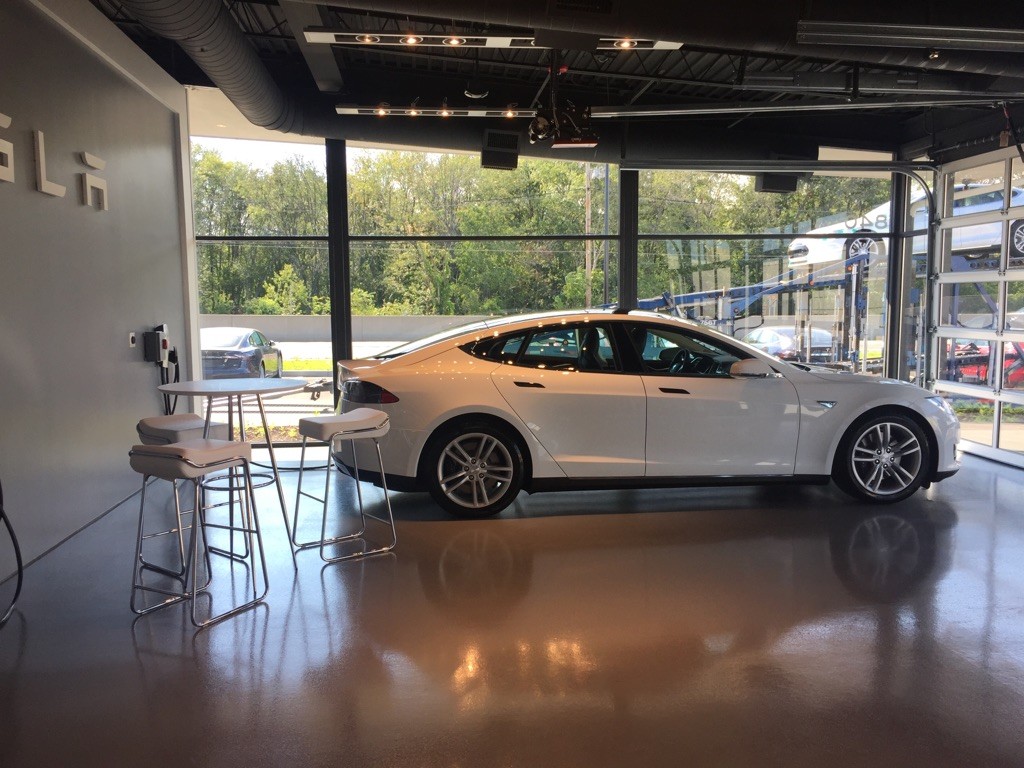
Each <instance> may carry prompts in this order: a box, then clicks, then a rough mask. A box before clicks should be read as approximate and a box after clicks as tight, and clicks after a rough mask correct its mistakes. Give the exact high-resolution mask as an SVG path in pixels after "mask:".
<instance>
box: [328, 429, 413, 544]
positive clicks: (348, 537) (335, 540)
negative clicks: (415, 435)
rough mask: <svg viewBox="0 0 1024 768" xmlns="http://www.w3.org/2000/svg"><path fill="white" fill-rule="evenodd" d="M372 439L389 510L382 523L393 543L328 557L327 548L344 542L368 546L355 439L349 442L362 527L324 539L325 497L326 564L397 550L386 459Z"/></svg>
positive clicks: (377, 442) (376, 442)
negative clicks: (360, 543)
mask: <svg viewBox="0 0 1024 768" xmlns="http://www.w3.org/2000/svg"><path fill="white" fill-rule="evenodd" d="M372 439H373V445H374V448H376V450H377V466H378V468H379V469H380V484H381V488H382V489H383V490H384V505H385V507H386V508H387V511H388V517H387V520H381V522H384V523H387V524H388V525H389V527H390V528H391V541H390V543H388V544H382V545H381V546H379V547H375V548H373V549H363V550H359V551H357V552H349V553H347V554H344V555H338V556H336V557H328V556H327V554H326V552H325V551H324V550H325V548H326V547H327V546H330V545H332V544H337V543H339V542H343V541H355V540H357V539H358V540H362V542H363V544H364V546H365V544H366V539H364V538H363V533H364V532H365V531H366V518H367V517H368V515H366V513H365V512H364V510H363V492H362V490H361V489H360V480H359V460H358V459H357V458H356V446H355V440H354V439H353V440H349V444H350V445H351V446H352V468H353V470H354V477H353V479H354V480H355V483H356V498H357V499H358V502H359V522H360V526H359V530H358V531H356V532H355V533H350V534H346V535H345V536H336V537H334V538H333V539H329V540H328V539H326V538H324V536H326V530H327V496H326V495H325V496H324V511H323V521H322V523H321V526H320V531H321V540H320V559H321V560H323V561H324V562H325V563H340V562H342V561H344V560H355V559H358V558H361V557H369V556H370V555H380V554H383V553H385V552H390V551H391V550H392V549H394V548H395V544H397V543H398V534H397V533H396V531H395V516H394V513H393V512H392V511H391V496H390V494H389V493H388V484H387V480H386V479H385V478H384V459H383V458H382V457H381V454H380V442H379V441H378V440H377V438H372ZM327 471H328V473H330V466H328V468H327ZM329 484H330V481H329V480H328V482H327V483H326V485H328V486H329ZM370 517H372V515H370ZM374 519H375V520H379V519H380V518H374Z"/></svg>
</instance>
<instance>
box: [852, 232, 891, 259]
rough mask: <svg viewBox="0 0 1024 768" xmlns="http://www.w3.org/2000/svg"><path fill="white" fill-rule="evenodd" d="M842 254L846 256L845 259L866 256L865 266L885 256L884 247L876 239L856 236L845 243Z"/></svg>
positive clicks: (862, 235) (869, 236)
mask: <svg viewBox="0 0 1024 768" xmlns="http://www.w3.org/2000/svg"><path fill="white" fill-rule="evenodd" d="M843 252H844V253H845V254H846V256H845V258H846V259H852V258H855V257H858V256H867V260H866V261H865V264H873V263H875V262H876V261H878V259H880V258H882V257H883V256H885V245H884V244H883V243H882V241H881V240H880V239H879V238H877V237H873V236H871V235H867V234H858V235H856V236H855V237H851V238H850V239H849V240H847V241H846V244H845V245H844V246H843Z"/></svg>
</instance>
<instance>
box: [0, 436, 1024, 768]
mask: <svg viewBox="0 0 1024 768" xmlns="http://www.w3.org/2000/svg"><path fill="white" fill-rule="evenodd" d="M282 458H285V459H286V460H287V458H288V457H287V456H283V457H282ZM285 482H286V484H287V485H288V486H289V487H293V486H294V475H293V474H288V475H286V478H285ZM346 492H347V493H350V487H349V490H348V491H346ZM260 493H261V497H260V501H261V504H260V509H261V516H262V520H263V525H264V528H265V535H266V538H267V542H268V547H269V550H270V562H271V572H270V582H271V586H270V593H269V595H268V597H267V600H266V602H265V604H263V605H260V606H258V607H256V608H255V609H252V610H250V611H248V612H246V613H244V614H241V615H239V616H237V617H234V618H232V619H230V620H228V621H226V622H224V623H221V624H218V625H215V626H213V627H211V628H209V629H206V630H203V631H201V632H198V633H196V632H195V631H194V630H193V629H192V628H191V625H190V624H189V623H188V621H187V619H186V617H185V613H184V610H183V608H182V607H181V606H175V607H171V608H167V609H164V610H162V611H158V612H157V613H155V614H152V615H150V616H146V617H142V618H140V619H138V620H136V619H135V617H134V616H133V614H132V613H130V611H129V609H128V583H129V576H130V572H131V552H132V547H133V536H134V525H135V517H136V504H137V501H136V500H131V501H129V502H128V503H126V504H124V505H122V506H120V507H118V508H117V509H115V510H113V511H112V512H111V513H109V514H108V515H106V516H105V517H104V518H102V519H101V520H100V521H99V522H97V523H96V524H94V525H92V526H90V527H89V528H87V529H86V530H85V531H83V532H82V533H80V534H79V535H78V536H76V537H74V538H73V539H72V540H70V541H69V542H67V543H66V544H64V545H62V546H61V547H59V548H58V549H57V550H55V551H54V552H52V553H51V554H50V555H48V556H47V557H45V558H43V559H42V560H41V561H39V562H37V563H35V564H33V565H32V566H31V567H30V568H29V569H28V572H27V575H26V583H25V590H24V594H23V597H22V600H21V602H20V603H19V605H18V609H17V613H16V614H15V616H14V618H13V619H12V620H11V622H10V623H9V624H8V625H7V626H6V627H4V628H3V629H2V630H0V766H3V767H4V768H17V767H20V766H26V767H28V766H32V767H33V768H38V767H40V766H43V767H46V766H75V767H77V766H128V765H139V766H187V765H197V766H417V767H424V768H425V767H428V766H445V767H458V766H464V767H472V768H487V767H489V766H530V767H531V768H538V767H547V766H581V767H582V766H586V767H587V768H601V767H602V766H687V767H690V766H787V767H792V766H814V768H820V767H821V766H830V767H832V768H835V767H836V766H839V767H845V766H865V767H867V766H870V767H871V768H877V766H887V765H899V766H903V767H906V766H911V767H912V766H928V767H929V768H936V767H938V766H956V767H957V768H963V767H967V766H984V767H986V768H990V767H996V766H1017V767H1019V766H1024V727H1022V725H1024V502H1022V500H1024V472H1021V471H1020V470H1014V469H1010V468H1007V467H1003V466H1000V465H997V464H993V463H989V462H986V461H984V460H981V459H977V458H972V457H967V458H966V459H965V463H964V468H963V470H962V471H961V472H960V474H959V475H957V476H956V477H954V478H952V479H950V480H947V481H945V482H943V483H940V484H939V485H937V486H935V487H934V488H932V489H931V490H929V491H927V492H921V493H919V494H917V496H916V497H915V498H913V499H912V500H910V501H908V502H905V503H903V504H901V505H897V506H893V507H868V506H863V505H859V504H856V503H854V502H852V501H851V500H849V499H847V498H846V497H844V496H842V495H841V494H840V493H839V491H837V490H835V489H834V488H831V487H813V488H802V489H785V488H740V489H696V490H670V491H642V492H640V491H630V492H592V493H577V494H562V495H557V494H547V495H536V496H526V495H523V496H522V497H521V498H520V500H519V501H518V502H517V504H516V505H515V506H514V507H513V508H511V509H509V510H507V511H506V512H505V513H504V514H503V515H501V516H500V517H499V518H496V519H490V520H479V521H455V520H451V519H447V518H446V517H445V516H444V515H443V514H441V513H440V512H439V511H438V510H437V509H436V507H434V506H433V505H431V503H430V502H429V500H428V499H426V498H425V497H422V496H418V495H412V494H395V495H394V504H395V510H396V514H397V517H398V536H399V541H398V547H397V548H396V550H395V552H394V553H393V554H391V555H386V556H382V557H378V558H375V559H372V560H368V561H364V562H357V563H345V564H337V565H328V566H324V565H323V564H322V563H321V562H320V561H319V559H318V558H317V555H316V553H315V552H313V551H307V552H303V553H301V554H300V555H299V567H298V570H297V571H294V570H293V568H292V563H291V560H290V558H289V556H288V553H287V549H286V548H285V544H284V530H283V525H282V523H281V517H280V513H279V511H278V510H276V509H275V508H274V502H275V501H276V496H275V495H273V494H271V493H269V492H268V489H264V490H263V491H261V492H260ZM367 496H368V500H369V501H370V502H371V506H372V507H373V508H374V509H379V508H380V498H381V496H380V492H379V491H377V490H376V489H369V490H368V494H367ZM69 503H73V501H69ZM290 503H291V502H290ZM2 545H4V542H2V541H0V546H2ZM215 567H217V566H215ZM219 584H220V585H221V589H222V591H223V588H224V587H225V586H228V587H230V583H229V581H228V579H227V578H226V577H225V578H222V580H221V581H220V582H218V579H217V575H216V574H215V578H214V588H217V587H218V585H219ZM9 587H10V583H8V584H7V585H5V587H4V589H8V588H9ZM4 594H6V593H4Z"/></svg>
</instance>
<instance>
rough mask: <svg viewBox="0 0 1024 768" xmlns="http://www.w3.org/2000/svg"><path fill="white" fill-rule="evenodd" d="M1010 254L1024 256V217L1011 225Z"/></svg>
mask: <svg viewBox="0 0 1024 768" xmlns="http://www.w3.org/2000/svg"><path fill="white" fill-rule="evenodd" d="M1010 256H1011V257H1013V258H1020V257H1021V256H1024V219H1018V220H1017V221H1015V222H1013V224H1011V225H1010Z"/></svg>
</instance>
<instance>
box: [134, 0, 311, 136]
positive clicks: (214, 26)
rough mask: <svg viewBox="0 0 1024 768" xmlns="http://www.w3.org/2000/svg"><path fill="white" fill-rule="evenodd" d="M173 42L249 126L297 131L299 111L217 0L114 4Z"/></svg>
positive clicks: (300, 124) (141, 0)
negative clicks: (197, 66) (222, 94)
mask: <svg viewBox="0 0 1024 768" xmlns="http://www.w3.org/2000/svg"><path fill="white" fill-rule="evenodd" d="M120 2H121V5H123V6H124V7H125V8H127V9H128V10H129V11H130V12H131V13H132V15H133V16H135V18H136V19H138V20H139V22H140V23H142V24H144V25H145V26H146V27H147V28H149V29H150V30H152V31H153V32H154V33H155V34H158V35H160V36H162V37H166V38H168V39H170V40H173V41H175V42H176V43H177V44H178V45H179V46H181V48H182V50H184V51H185V53H187V54H188V55H189V56H190V57H191V58H192V60H193V61H195V63H196V64H197V65H199V67H200V68H201V69H202V70H203V71H204V72H205V73H206V74H207V76H208V77H209V78H210V80H212V81H213V83H214V84H215V85H216V86H217V87H218V88H220V90H221V91H223V93H224V95H225V96H227V97H228V98H229V99H230V100H231V102H232V103H233V104H234V105H235V106H236V107H238V110H239V112H241V113H242V114H243V115H245V117H246V118H247V119H248V120H249V121H250V122H252V123H253V124H254V125H259V126H261V127H263V128H268V129H270V130H275V131H288V132H294V133H302V132H303V130H302V129H303V119H302V112H301V110H300V109H299V107H298V106H297V105H296V104H295V102H294V101H293V100H292V99H291V98H289V97H288V96H286V95H285V94H284V92H282V91H281V89H280V88H279V87H278V85H277V83H275V82H274V80H273V78H272V77H271V76H270V73H269V72H268V71H267V68H266V67H265V66H264V65H263V62H262V61H260V59H259V56H258V55H257V54H256V51H255V50H254V49H253V47H252V45H250V43H249V41H248V40H246V39H245V36H244V35H243V34H242V31H241V29H240V28H239V26H238V24H237V22H235V20H234V19H233V18H232V16H231V14H230V13H229V12H228V10H227V8H226V7H225V5H224V3H223V2H222V0H120Z"/></svg>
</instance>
